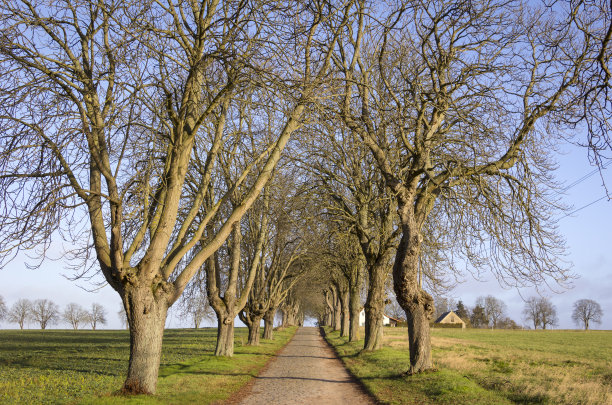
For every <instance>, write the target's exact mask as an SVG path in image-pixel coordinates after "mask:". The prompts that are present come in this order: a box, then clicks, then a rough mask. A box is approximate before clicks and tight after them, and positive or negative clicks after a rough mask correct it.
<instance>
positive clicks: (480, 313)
mask: <svg viewBox="0 0 612 405" xmlns="http://www.w3.org/2000/svg"><path fill="white" fill-rule="evenodd" d="M470 323H471V324H472V326H473V327H474V328H486V327H487V326H489V320H488V319H487V315H486V313H485V309H484V307H483V306H481V305H479V304H476V306H474V309H473V310H472V316H471V317H470Z"/></svg>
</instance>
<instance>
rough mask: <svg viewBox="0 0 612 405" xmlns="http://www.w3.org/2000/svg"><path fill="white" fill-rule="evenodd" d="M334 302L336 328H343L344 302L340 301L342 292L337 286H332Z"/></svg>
mask: <svg viewBox="0 0 612 405" xmlns="http://www.w3.org/2000/svg"><path fill="white" fill-rule="evenodd" d="M332 292H333V304H334V330H340V329H342V302H341V301H340V292H339V291H338V289H336V288H332Z"/></svg>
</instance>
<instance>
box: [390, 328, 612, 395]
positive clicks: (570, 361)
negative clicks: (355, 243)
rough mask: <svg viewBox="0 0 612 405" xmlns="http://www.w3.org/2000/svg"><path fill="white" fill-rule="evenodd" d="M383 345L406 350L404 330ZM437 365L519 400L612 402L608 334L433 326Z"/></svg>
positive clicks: (393, 333)
mask: <svg viewBox="0 0 612 405" xmlns="http://www.w3.org/2000/svg"><path fill="white" fill-rule="evenodd" d="M385 333H386V336H385V346H388V347H391V348H394V349H397V350H408V341H407V337H406V331H405V330H401V329H396V330H394V329H385ZM432 345H433V357H434V362H435V364H436V366H437V367H438V368H440V369H448V370H453V371H457V372H460V373H462V374H463V375H465V376H467V377H468V378H470V379H471V380H474V381H476V382H477V383H478V384H479V385H480V386H482V387H484V388H486V389H488V390H493V391H497V392H504V393H505V394H506V396H507V397H508V399H510V400H511V401H513V402H518V403H550V404H585V405H586V404H592V405H601V404H612V332H608V331H590V332H586V333H585V332H578V331H497V330H496V331H491V330H465V331H462V330H452V329H446V330H433V331H432Z"/></svg>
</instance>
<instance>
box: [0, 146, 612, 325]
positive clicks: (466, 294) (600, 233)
mask: <svg viewBox="0 0 612 405" xmlns="http://www.w3.org/2000/svg"><path fill="white" fill-rule="evenodd" d="M558 163H559V169H558V170H557V172H556V177H557V179H558V180H559V181H562V182H564V183H565V184H567V185H569V184H571V183H573V182H574V181H576V180H578V179H581V178H582V177H583V176H584V175H586V174H588V173H590V172H591V171H593V169H594V168H593V166H591V165H590V164H589V161H588V158H587V151H586V149H583V148H578V147H569V146H568V147H566V151H565V153H564V154H561V155H559V156H558ZM611 172H612V166H610V168H609V169H607V170H604V178H606V180H607V184H608V185H609V186H610V187H611V189H612V175H610V173H611ZM603 196H605V189H604V187H603V186H602V178H601V176H600V175H599V173H596V174H594V175H592V176H590V177H589V178H587V179H586V180H584V181H582V182H580V183H579V184H577V185H576V186H574V187H572V188H571V189H570V190H568V191H567V194H566V195H565V196H564V200H565V201H566V202H567V203H568V204H571V205H572V206H573V207H574V209H579V208H581V207H584V206H585V205H588V204H590V203H592V202H593V201H595V200H597V199H599V198H601V197H603ZM559 225H560V231H561V233H562V234H563V235H564V236H565V238H566V239H567V246H568V257H567V259H568V260H569V261H570V262H571V263H572V264H573V268H572V270H573V272H574V273H575V274H576V275H578V276H579V278H578V279H576V280H575V281H574V283H573V288H571V289H568V290H565V291H563V292H561V293H555V292H553V291H551V290H549V289H546V288H544V289H542V291H541V293H542V294H543V295H545V296H548V297H549V298H550V300H551V301H552V302H553V304H555V306H556V307H557V313H558V316H559V321H560V322H559V327H560V328H564V329H566V328H574V327H575V325H574V324H573V323H572V321H571V312H572V305H573V303H574V302H575V301H576V300H578V299H581V298H590V299H593V300H595V301H597V302H599V303H600V305H601V306H602V309H603V311H604V317H603V322H602V324H601V325H593V326H594V328H595V329H612V247H611V246H610V232H611V229H612V202H610V201H608V199H607V198H604V199H603V200H601V201H599V202H597V203H595V204H593V205H591V206H589V207H587V208H584V209H581V210H579V211H578V212H576V213H574V214H573V215H571V216H568V217H566V218H563V219H561V220H560V222H559ZM24 262H25V256H23V255H22V256H20V257H18V258H17V259H15V260H14V261H12V262H10V263H9V264H8V265H7V266H5V267H4V268H3V269H1V270H0V295H1V296H2V297H3V298H4V301H5V303H6V304H7V306H10V305H12V304H13V303H14V302H15V301H17V300H18V299H19V298H28V299H30V300H34V299H38V298H48V299H51V300H53V301H54V302H55V303H57V304H58V305H59V306H60V309H63V307H64V306H65V305H66V304H68V303H71V302H76V303H79V304H81V305H83V306H84V307H89V306H90V305H91V304H92V303H93V302H97V303H100V304H102V305H104V307H105V308H106V310H107V312H108V319H109V323H108V325H107V326H106V327H108V328H119V327H121V324H120V321H119V318H118V316H117V312H118V311H119V308H120V299H119V296H118V295H117V293H116V292H115V291H114V290H113V289H112V288H110V287H109V286H106V287H103V288H101V289H99V290H97V291H95V292H91V291H87V290H86V289H93V288H94V286H93V285H92V284H90V283H88V282H86V281H76V282H75V281H70V280H68V279H66V278H65V277H64V276H63V274H68V275H70V270H67V269H66V268H65V267H64V265H65V264H64V263H62V262H61V261H51V260H48V261H46V262H45V263H43V265H42V266H41V267H40V268H39V269H36V270H29V269H27V268H26V266H25V264H24ZM100 280H101V276H100V278H98V279H97V281H100ZM488 294H492V295H494V296H496V297H498V298H500V299H502V300H503V301H504V302H505V303H506V305H507V306H508V315H509V316H510V317H511V318H513V319H514V320H515V321H517V322H519V323H524V322H523V320H522V314H521V311H522V309H523V307H524V302H523V300H522V298H521V296H523V297H525V298H527V297H529V296H532V295H536V294H537V293H536V292H535V290H533V289H522V290H520V291H517V290H516V289H502V288H501V287H500V286H499V284H498V283H497V281H495V280H494V279H492V278H489V279H488V280H487V281H484V282H481V281H475V280H473V279H467V280H465V282H463V283H461V284H459V285H457V286H456V287H455V289H454V291H453V292H451V293H450V294H449V295H450V296H452V297H454V298H455V299H461V300H463V302H464V303H465V304H467V305H469V306H472V305H474V302H475V301H476V298H477V297H478V296H481V295H488ZM166 324H167V326H168V327H179V326H181V321H180V319H179V318H178V316H177V314H176V312H175V311H172V310H171V311H170V313H169V316H168V321H167V323H166ZM0 326H1V327H4V328H7V327H16V325H14V324H9V323H7V322H6V321H3V322H0ZM31 327H35V325H31ZM57 327H62V328H65V327H67V325H65V324H60V325H57Z"/></svg>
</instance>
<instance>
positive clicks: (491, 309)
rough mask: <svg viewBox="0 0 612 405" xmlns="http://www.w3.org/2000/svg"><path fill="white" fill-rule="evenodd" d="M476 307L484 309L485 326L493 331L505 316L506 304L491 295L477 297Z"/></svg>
mask: <svg viewBox="0 0 612 405" xmlns="http://www.w3.org/2000/svg"><path fill="white" fill-rule="evenodd" d="M476 305H477V306H480V307H482V308H484V313H485V317H486V318H487V324H488V325H489V326H490V327H491V328H493V329H496V328H497V327H498V323H499V322H500V321H501V320H502V319H503V318H504V317H505V316H506V308H507V307H506V304H505V303H504V302H503V301H502V300H500V299H498V298H495V297H494V296H492V295H487V296H486V297H478V299H477V300H476Z"/></svg>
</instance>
